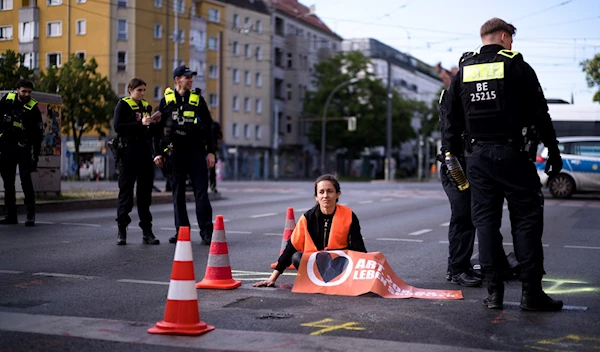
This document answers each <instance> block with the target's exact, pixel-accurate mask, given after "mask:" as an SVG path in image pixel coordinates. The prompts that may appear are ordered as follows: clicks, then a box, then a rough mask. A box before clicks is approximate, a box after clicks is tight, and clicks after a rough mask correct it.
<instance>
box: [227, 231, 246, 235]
mask: <svg viewBox="0 0 600 352" xmlns="http://www.w3.org/2000/svg"><path fill="white" fill-rule="evenodd" d="M225 232H226V233H235V234H238V235H251V234H252V232H250V231H232V230H225Z"/></svg>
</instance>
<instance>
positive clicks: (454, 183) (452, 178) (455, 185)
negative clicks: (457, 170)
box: [442, 164, 458, 190]
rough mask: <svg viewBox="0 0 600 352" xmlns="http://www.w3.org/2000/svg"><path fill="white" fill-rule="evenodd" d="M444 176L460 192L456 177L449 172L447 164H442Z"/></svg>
mask: <svg viewBox="0 0 600 352" xmlns="http://www.w3.org/2000/svg"><path fill="white" fill-rule="evenodd" d="M442 175H443V177H445V178H446V179H447V180H448V181H449V182H450V183H451V184H452V185H453V186H454V188H456V189H457V190H458V184H457V183H456V180H455V179H454V177H452V175H451V174H450V171H449V170H448V167H447V166H446V165H445V164H442Z"/></svg>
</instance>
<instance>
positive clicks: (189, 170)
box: [155, 88, 215, 244]
mask: <svg viewBox="0 0 600 352" xmlns="http://www.w3.org/2000/svg"><path fill="white" fill-rule="evenodd" d="M158 109H159V111H160V112H161V113H162V118H161V124H162V125H164V127H165V128H164V135H162V134H161V135H160V136H159V137H158V138H156V139H155V152H156V153H157V154H156V155H157V156H158V155H162V156H163V157H164V158H165V159H166V160H167V163H169V164H170V167H171V168H172V171H171V172H172V174H171V188H172V191H173V203H174V208H175V227H176V229H177V232H179V227H180V226H190V221H189V218H188V214H187V207H186V199H185V189H186V179H187V176H188V175H189V176H190V180H191V183H192V188H193V190H194V198H195V200H196V218H197V220H198V225H199V227H200V236H201V237H202V242H203V243H204V244H210V242H211V238H212V231H213V223H212V207H211V205H210V201H209V199H208V193H207V188H208V177H207V176H208V169H207V165H206V155H207V154H208V153H212V154H214V152H215V151H214V146H213V142H212V135H211V126H212V122H213V121H212V118H211V116H210V111H209V110H208V106H207V105H206V102H205V101H204V99H203V98H202V96H201V95H200V90H199V89H196V90H193V91H188V92H186V93H185V94H184V95H183V96H181V95H179V93H178V92H177V91H175V90H173V89H171V88H167V89H166V90H165V94H164V97H163V98H162V100H161V101H160V105H159V108H158ZM162 130H163V129H162V128H161V131H162ZM169 241H170V242H171V243H174V242H176V241H177V234H176V235H175V236H174V237H172V238H171V239H169Z"/></svg>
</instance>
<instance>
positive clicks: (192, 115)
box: [164, 88, 203, 144]
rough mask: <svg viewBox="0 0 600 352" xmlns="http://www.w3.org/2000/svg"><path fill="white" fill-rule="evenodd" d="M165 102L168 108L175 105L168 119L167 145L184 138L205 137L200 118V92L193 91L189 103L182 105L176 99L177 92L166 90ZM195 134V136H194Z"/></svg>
mask: <svg viewBox="0 0 600 352" xmlns="http://www.w3.org/2000/svg"><path fill="white" fill-rule="evenodd" d="M164 96H165V102H166V103H167V106H169V105H172V104H175V105H176V107H175V108H174V109H173V110H172V112H171V116H167V117H166V119H167V120H166V136H165V137H166V140H167V144H170V143H171V142H176V141H177V140H181V139H182V138H186V137H188V136H190V135H192V138H195V137H203V136H201V132H202V120H201V119H200V116H199V106H200V95H199V91H198V90H196V91H191V92H190V95H189V98H188V101H187V102H185V103H183V104H181V103H179V102H177V100H176V98H175V91H174V90H173V89H171V88H167V89H165V94H164ZM178 104H179V105H178ZM194 134H195V136H194Z"/></svg>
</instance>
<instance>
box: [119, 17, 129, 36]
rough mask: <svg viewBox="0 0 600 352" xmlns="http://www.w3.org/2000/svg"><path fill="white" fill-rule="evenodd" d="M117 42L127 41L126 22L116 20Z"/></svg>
mask: <svg viewBox="0 0 600 352" xmlns="http://www.w3.org/2000/svg"><path fill="white" fill-rule="evenodd" d="M117 40H127V20H124V19H118V20H117Z"/></svg>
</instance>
